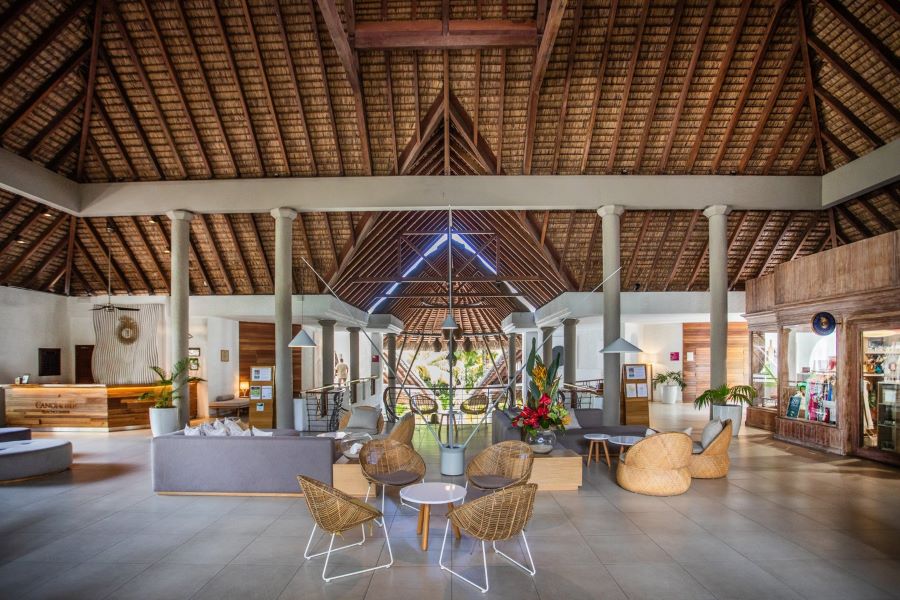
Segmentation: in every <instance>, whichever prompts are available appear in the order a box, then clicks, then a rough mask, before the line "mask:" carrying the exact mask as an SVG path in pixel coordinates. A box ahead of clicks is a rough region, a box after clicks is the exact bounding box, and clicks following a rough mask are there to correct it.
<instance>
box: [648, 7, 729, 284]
mask: <svg viewBox="0 0 900 600" xmlns="http://www.w3.org/2000/svg"><path fill="white" fill-rule="evenodd" d="M715 8H716V2H715V0H708V1H707V3H706V12H705V13H704V14H703V21H702V22H701V23H700V31H699V32H698V33H697V39H696V41H695V42H694V49H693V51H692V52H691V61H690V63H688V68H687V73H686V74H685V76H684V80H683V81H682V83H681V93H680V94H679V95H678V104H677V106H676V107H675V119H674V121H673V123H672V126H671V127H670V128H669V135H668V137H667V138H666V145H665V147H664V148H663V153H662V156H661V157H660V161H659V169H658V170H659V171H663V172H664V171H665V170H666V166H667V165H668V163H669V155H670V154H671V153H672V146H673V145H674V143H675V135H676V134H677V133H678V124H679V122H680V121H681V115H682V114H683V113H684V105H685V102H687V97H688V92H689V91H690V88H691V83H692V82H693V80H694V72H695V71H696V69H697V63H698V62H699V60H700V54H701V53H702V51H703V46H704V42H705V40H706V34H707V33H708V32H709V26H710V23H712V18H713V13H714V12H715ZM696 276H697V273H696V271H695V272H694V277H696ZM691 283H692V284H693V279H692V280H691Z"/></svg>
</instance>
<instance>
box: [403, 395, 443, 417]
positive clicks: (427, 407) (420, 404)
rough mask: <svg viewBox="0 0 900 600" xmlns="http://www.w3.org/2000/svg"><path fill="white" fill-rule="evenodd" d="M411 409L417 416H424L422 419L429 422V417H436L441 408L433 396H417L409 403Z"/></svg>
mask: <svg viewBox="0 0 900 600" xmlns="http://www.w3.org/2000/svg"><path fill="white" fill-rule="evenodd" d="M409 408H410V410H412V411H413V412H414V413H416V414H417V415H422V418H423V419H425V420H426V421H427V420H428V418H427V417H429V416H431V415H436V414H437V412H438V409H439V408H440V407H439V406H438V403H437V400H435V399H434V398H432V397H431V396H427V395H425V394H416V395H415V396H413V397H412V399H411V400H410V401H409Z"/></svg>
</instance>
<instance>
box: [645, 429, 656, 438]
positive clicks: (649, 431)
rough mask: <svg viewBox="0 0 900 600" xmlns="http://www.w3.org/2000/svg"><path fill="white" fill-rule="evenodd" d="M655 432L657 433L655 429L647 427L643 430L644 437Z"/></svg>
mask: <svg viewBox="0 0 900 600" xmlns="http://www.w3.org/2000/svg"><path fill="white" fill-rule="evenodd" d="M657 433H659V432H658V431H657V430H655V429H653V428H651V427H648V428H647V431H645V432H644V437H650V436H651V435H656V434H657Z"/></svg>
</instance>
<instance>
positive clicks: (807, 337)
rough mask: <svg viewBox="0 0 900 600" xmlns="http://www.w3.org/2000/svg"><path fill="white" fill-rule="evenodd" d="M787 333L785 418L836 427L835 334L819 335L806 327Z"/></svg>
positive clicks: (791, 327) (836, 374)
mask: <svg viewBox="0 0 900 600" xmlns="http://www.w3.org/2000/svg"><path fill="white" fill-rule="evenodd" d="M785 330H786V331H787V386H786V388H785V391H786V396H785V398H784V401H785V404H786V409H785V412H784V416H785V417H787V418H788V419H798V420H801V421H812V422H816V423H822V424H825V425H836V424H837V420H838V414H837V413H838V410H837V406H838V402H837V397H836V395H835V389H836V387H835V384H836V382H837V376H838V369H837V335H836V334H835V333H834V332H832V333H830V334H828V335H819V334H817V333H814V332H813V331H810V328H809V326H808V325H802V326H789V327H785Z"/></svg>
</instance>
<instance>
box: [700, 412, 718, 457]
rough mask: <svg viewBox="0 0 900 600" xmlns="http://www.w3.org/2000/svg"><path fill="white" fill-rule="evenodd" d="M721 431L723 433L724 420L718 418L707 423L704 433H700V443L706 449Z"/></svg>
mask: <svg viewBox="0 0 900 600" xmlns="http://www.w3.org/2000/svg"><path fill="white" fill-rule="evenodd" d="M720 433H722V421H719V420H718V419H716V420H714V421H710V422H709V423H707V424H706V427H704V428H703V433H701V434H700V445H701V446H703V449H704V450H706V447H707V446H709V445H710V444H712V442H713V440H714V439H716V437H718V435H719V434H720Z"/></svg>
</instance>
